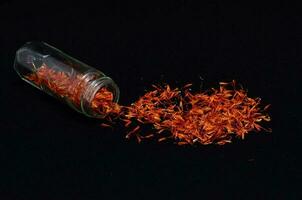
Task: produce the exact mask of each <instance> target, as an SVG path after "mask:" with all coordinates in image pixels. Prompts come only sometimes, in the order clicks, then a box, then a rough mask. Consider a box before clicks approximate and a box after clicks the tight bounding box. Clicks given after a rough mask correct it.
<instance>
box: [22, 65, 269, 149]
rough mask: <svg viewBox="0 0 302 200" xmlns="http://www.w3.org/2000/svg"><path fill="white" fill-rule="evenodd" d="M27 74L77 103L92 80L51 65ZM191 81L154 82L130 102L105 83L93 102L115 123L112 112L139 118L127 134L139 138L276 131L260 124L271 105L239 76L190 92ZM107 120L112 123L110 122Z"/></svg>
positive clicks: (184, 140)
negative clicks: (117, 98) (147, 129)
mask: <svg viewBox="0 0 302 200" xmlns="http://www.w3.org/2000/svg"><path fill="white" fill-rule="evenodd" d="M27 78H28V79H29V80H31V81H32V82H34V83H35V84H37V85H38V86H43V87H47V89H49V90H50V91H52V92H53V93H55V94H57V95H58V96H61V97H64V98H67V99H69V100H70V101H72V102H73V103H74V104H76V105H79V104H80V100H81V95H82V94H83V91H84V90H85V88H86V85H87V83H86V81H85V80H83V79H82V76H81V75H77V76H69V75H68V74H67V73H64V72H56V71H55V70H53V69H50V68H48V67H47V66H46V65H43V66H42V67H40V68H39V69H38V70H37V72H36V73H34V74H31V75H29V76H28V77H27ZM191 86H192V84H187V85H185V86H184V87H182V88H181V89H179V88H175V89H172V88H171V87H170V86H169V85H165V86H156V85H153V88H154V90H152V91H150V92H147V93H146V94H144V95H143V96H141V97H140V98H139V99H138V100H137V101H136V102H134V103H132V104H131V105H130V106H121V105H118V104H117V103H114V102H113V94H112V93H111V92H110V91H109V90H107V89H106V88H101V89H100V90H99V91H98V92H97V93H96V94H95V96H94V98H93V100H92V102H91V107H92V109H93V110H94V111H95V112H97V113H100V114H105V115H107V118H106V119H107V121H109V123H110V122H112V118H111V117H112V116H118V118H119V119H121V120H122V121H123V122H124V126H125V127H130V126H131V125H132V124H136V125H135V128H133V129H132V130H131V131H129V132H128V133H127V134H126V138H132V137H135V138H136V139H137V141H138V142H141V141H142V140H145V139H151V138H152V139H156V140H157V141H158V142H162V141H165V140H169V139H171V140H172V141H175V142H176V143H177V144H178V145H185V144H194V143H200V144H204V145H206V144H212V143H213V144H219V145H223V144H226V143H230V142H231V139H232V136H233V135H235V136H237V137H240V138H242V139H244V138H245V136H246V134H248V133H249V132H251V131H260V130H265V131H268V132H270V131H271V130H270V129H265V128H263V127H262V126H260V125H259V123H260V122H262V121H270V117H269V116H268V115H267V114H266V111H267V109H268V108H269V106H270V105H267V106H265V107H264V108H262V107H261V105H260V98H254V99H253V98H250V97H248V96H247V91H246V90H244V89H242V88H240V89H237V88H236V83H235V81H233V82H231V83H226V82H220V83H219V88H218V89H214V88H212V89H211V90H208V91H205V92H202V93H195V94H194V93H192V92H190V87H191ZM144 124H150V125H152V127H153V129H154V131H153V132H152V133H144V132H143V131H139V130H140V129H141V126H142V125H144ZM101 126H102V127H111V125H109V124H107V123H102V124H101Z"/></svg>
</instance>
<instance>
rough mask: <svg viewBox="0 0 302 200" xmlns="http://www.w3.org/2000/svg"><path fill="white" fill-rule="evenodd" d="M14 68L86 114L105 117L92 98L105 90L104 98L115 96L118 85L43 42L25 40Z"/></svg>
mask: <svg viewBox="0 0 302 200" xmlns="http://www.w3.org/2000/svg"><path fill="white" fill-rule="evenodd" d="M14 68H15V70H16V72H17V73H18V74H19V76H20V77H21V78H22V79H23V80H24V81H26V82H28V83H30V84H31V85H33V86H35V87H36V88H38V89H40V90H42V91H44V92H46V93H48V94H50V95H51V96H53V97H55V98H57V99H59V100H61V101H63V102H65V103H67V104H68V105H69V106H70V107H72V108H73V109H74V110H76V111H78V112H80V113H83V114H84V115H86V116H88V117H93V118H103V117H105V116H106V113H105V112H102V111H100V109H102V108H100V106H99V105H96V103H95V101H94V100H95V98H96V97H98V96H101V94H102V93H101V92H106V93H105V94H106V95H107V96H106V98H105V99H104V100H106V101H111V102H112V103H117V102H118V99H119V93H120V92H119V88H118V87H117V85H116V84H115V83H114V81H113V80H112V79H111V78H110V77H108V76H106V75H105V74H104V73H103V72H101V71H99V70H97V69H95V68H92V67H90V66H88V65H87V64H85V63H82V62H80V61H78V60H76V59H75V58H72V57H71V56H69V55H67V54H65V53H63V52H62V51H60V50H58V49H56V48H55V47H52V46H50V45H49V44H47V43H44V42H28V43H26V44H25V45H24V46H22V47H21V48H20V49H18V50H17V52H16V57H15V62H14ZM102 98H104V97H102ZM106 105H107V104H106ZM107 106H108V105H107Z"/></svg>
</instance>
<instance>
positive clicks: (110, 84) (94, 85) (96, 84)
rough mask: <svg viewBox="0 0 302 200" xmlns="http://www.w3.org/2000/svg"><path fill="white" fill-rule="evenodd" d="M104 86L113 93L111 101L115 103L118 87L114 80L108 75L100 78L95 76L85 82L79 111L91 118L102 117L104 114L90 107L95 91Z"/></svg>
mask: <svg viewBox="0 0 302 200" xmlns="http://www.w3.org/2000/svg"><path fill="white" fill-rule="evenodd" d="M104 87H105V88H106V89H108V90H109V91H110V92H112V94H113V102H114V103H117V102H118V100H119V93H120V91H119V88H118V87H117V85H116V84H115V83H114V81H113V80H112V79H111V78H110V77H108V76H103V77H101V78H97V79H95V80H91V81H88V82H87V87H86V89H85V91H84V92H83V95H82V98H81V112H82V113H83V114H85V115H86V116H88V117H93V118H104V117H105V115H102V114H100V113H97V112H96V111H95V110H93V109H92V105H91V102H92V100H93V99H94V97H95V95H96V93H97V92H98V91H99V90H100V89H101V88H104Z"/></svg>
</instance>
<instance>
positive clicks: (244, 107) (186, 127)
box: [125, 82, 271, 145]
mask: <svg viewBox="0 0 302 200" xmlns="http://www.w3.org/2000/svg"><path fill="white" fill-rule="evenodd" d="M189 86H191V85H187V86H185V87H184V90H183V91H181V90H180V89H178V88H175V89H171V88H170V87H169V85H166V86H164V87H158V86H154V88H155V90H153V91H151V92H148V93H146V94H145V95H144V96H142V97H140V98H139V100H138V101H136V102H135V103H133V104H132V105H131V106H130V107H128V113H127V114H126V115H125V117H126V118H127V119H128V120H131V121H137V122H140V123H143V124H152V125H153V128H154V129H155V130H156V131H155V132H154V134H153V136H154V137H156V138H157V139H158V141H159V142H160V141H164V140H166V139H170V138H171V139H173V140H174V141H176V142H177V143H178V144H179V145H183V144H194V143H201V144H211V143H215V144H219V145H223V144H226V143H230V142H231V136H232V135H236V136H238V137H240V138H242V139H244V138H245V135H246V134H247V133H248V132H251V131H260V130H261V129H263V130H266V131H271V130H270V129H265V128H263V127H261V126H260V125H259V124H258V123H259V122H261V121H270V117H269V116H268V115H266V114H263V113H264V112H265V110H266V109H267V108H268V106H266V107H265V108H264V109H261V108H260V98H256V99H252V98H249V97H248V96H247V92H246V91H245V90H243V89H236V88H235V82H232V83H220V87H219V89H214V88H212V89H211V90H210V91H207V92H204V93H197V94H192V93H191V92H190V91H189ZM135 131H136V130H133V131H131V132H130V133H128V135H127V136H128V137H129V136H130V135H134V134H135V133H136V132H135ZM140 134H142V133H140ZM137 137H138V136H137ZM139 137H141V138H140V139H144V138H146V137H143V136H139ZM148 137H150V136H148Z"/></svg>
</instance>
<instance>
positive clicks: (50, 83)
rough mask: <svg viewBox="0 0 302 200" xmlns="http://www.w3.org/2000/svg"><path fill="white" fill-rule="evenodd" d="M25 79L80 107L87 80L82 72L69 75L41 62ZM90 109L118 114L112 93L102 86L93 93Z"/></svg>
mask: <svg viewBox="0 0 302 200" xmlns="http://www.w3.org/2000/svg"><path fill="white" fill-rule="evenodd" d="M27 79H28V80H30V81H32V82H34V83H35V84H36V85H37V86H39V87H43V88H46V89H47V90H49V91H50V92H51V93H53V94H55V95H56V96H58V97H60V98H64V99H67V100H68V101H69V102H70V103H71V104H73V105H75V106H76V107H80V104H81V98H82V95H83V93H84V91H85V89H86V87H87V80H86V79H84V78H83V74H77V75H70V74H68V73H66V72H60V71H56V70H54V69H51V68H49V67H47V66H46V65H45V64H43V65H42V66H41V67H40V68H39V69H38V70H37V71H36V72H35V73H32V74H30V75H29V76H27ZM91 107H92V109H93V110H94V111H95V112H96V113H99V114H101V115H107V114H109V113H110V114H118V113H119V112H120V107H119V106H118V104H116V103H114V102H113V94H112V93H111V92H110V91H109V90H107V88H105V87H103V88H101V89H100V90H99V91H97V93H96V94H95V96H94V98H93V99H92V101H91Z"/></svg>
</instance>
